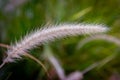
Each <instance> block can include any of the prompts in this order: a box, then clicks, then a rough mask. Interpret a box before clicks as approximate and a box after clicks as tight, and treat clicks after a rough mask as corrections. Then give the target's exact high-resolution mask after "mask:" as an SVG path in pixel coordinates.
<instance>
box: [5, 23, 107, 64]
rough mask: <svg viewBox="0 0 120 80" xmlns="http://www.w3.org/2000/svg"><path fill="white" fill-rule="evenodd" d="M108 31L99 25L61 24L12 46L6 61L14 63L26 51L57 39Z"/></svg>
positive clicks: (40, 31)
mask: <svg viewBox="0 0 120 80" xmlns="http://www.w3.org/2000/svg"><path fill="white" fill-rule="evenodd" d="M107 30H108V28H107V27H105V26H103V25H97V24H95V25H92V24H60V25H54V26H51V27H48V28H43V29H39V30H37V31H35V32H33V33H31V34H29V35H27V36H25V37H24V38H23V39H22V40H21V41H20V42H18V43H16V44H15V45H12V49H10V50H8V52H7V54H8V57H7V58H6V59H5V61H6V62H13V61H14V58H21V57H20V56H21V55H25V52H26V51H28V50H30V49H32V48H34V47H36V46H38V45H41V44H43V43H45V42H48V41H53V40H54V39H56V38H62V37H66V36H75V35H82V34H95V33H102V32H106V31H107Z"/></svg>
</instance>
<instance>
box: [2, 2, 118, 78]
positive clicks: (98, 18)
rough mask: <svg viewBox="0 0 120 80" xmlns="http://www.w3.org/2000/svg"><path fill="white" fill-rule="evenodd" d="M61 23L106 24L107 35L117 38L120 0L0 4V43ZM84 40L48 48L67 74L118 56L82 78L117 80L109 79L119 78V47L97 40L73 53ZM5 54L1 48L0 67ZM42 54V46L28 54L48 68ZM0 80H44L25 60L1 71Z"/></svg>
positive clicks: (40, 71)
mask: <svg viewBox="0 0 120 80" xmlns="http://www.w3.org/2000/svg"><path fill="white" fill-rule="evenodd" d="M60 23H91V24H96V23H98V24H105V25H106V26H108V27H109V28H110V31H109V32H108V33H107V34H111V35H113V36H115V37H118V38H120V0H0V43H4V44H8V45H10V44H11V43H15V42H16V41H17V40H19V39H20V38H21V37H23V36H24V35H25V34H26V33H29V32H30V31H31V30H34V29H37V28H40V27H43V26H44V25H49V24H60ZM85 37H86V36H77V37H70V38H67V39H59V40H56V41H54V42H52V43H49V44H47V45H49V46H50V48H51V51H52V52H53V53H54V55H56V56H57V57H58V58H59V60H60V61H61V63H62V66H63V68H64V70H65V72H66V74H69V73H71V72H74V71H76V70H79V71H82V70H84V69H85V68H87V67H88V66H89V65H91V64H92V63H95V62H96V61H101V60H102V59H104V58H105V57H108V56H111V55H113V54H116V53H118V54H117V56H116V57H115V58H114V59H113V60H111V61H110V62H109V63H107V64H105V65H103V66H102V67H100V68H95V69H93V70H91V71H90V72H88V73H87V74H85V76H84V79H83V80H119V79H120V78H119V79H118V78H117V79H111V77H116V74H117V75H119V76H120V62H119V60H120V58H119V57H120V55H119V53H120V47H119V46H117V45H115V44H113V43H108V42H106V41H103V40H99V41H98V40H97V41H92V42H89V43H88V44H86V45H85V46H83V47H82V48H81V49H80V50H77V51H76V50H75V48H76V46H77V44H78V42H79V41H80V40H82V39H84V38H85ZM5 51H6V49H5V48H0V59H1V60H0V61H1V63H2V59H3V56H4V55H5V54H4V53H5ZM43 52H44V45H42V46H39V47H38V48H37V49H34V50H31V51H30V53H31V54H32V55H33V56H35V57H36V58H38V59H40V60H41V61H43V62H44V64H45V66H47V67H49V65H50V64H49V63H48V62H47V61H46V60H44V59H43V56H42V53H43ZM0 80H47V77H46V74H45V72H44V70H43V69H42V67H41V66H40V65H39V64H37V63H36V62H34V61H33V60H31V59H29V58H26V57H24V58H23V59H22V60H20V61H17V62H16V63H10V64H6V65H5V66H4V67H3V68H1V69H0ZM53 80H54V79H53Z"/></svg>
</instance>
